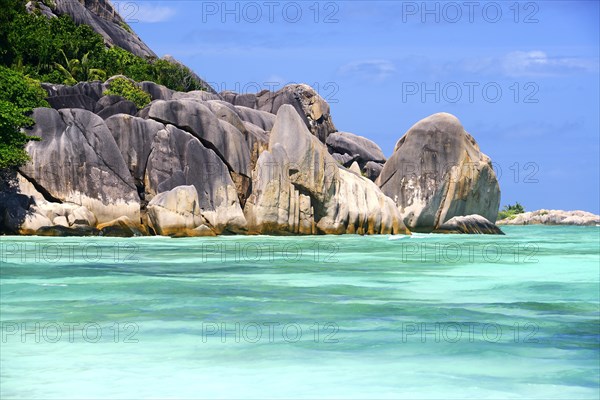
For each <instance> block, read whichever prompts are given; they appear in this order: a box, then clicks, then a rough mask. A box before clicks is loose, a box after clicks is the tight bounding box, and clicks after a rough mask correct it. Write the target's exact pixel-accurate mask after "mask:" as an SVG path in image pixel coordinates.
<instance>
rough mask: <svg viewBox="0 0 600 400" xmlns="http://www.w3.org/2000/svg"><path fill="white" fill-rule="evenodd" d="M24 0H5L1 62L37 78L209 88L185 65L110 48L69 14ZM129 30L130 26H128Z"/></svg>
mask: <svg viewBox="0 0 600 400" xmlns="http://www.w3.org/2000/svg"><path fill="white" fill-rule="evenodd" d="M24 3H25V2H24V1H22V0H0V6H1V7H2V10H1V11H0V25H1V27H0V42H1V43H2V46H1V48H0V64H1V65H4V66H7V67H10V68H12V69H15V70H18V71H20V72H22V73H24V74H25V75H28V76H30V77H32V78H34V79H37V80H40V81H43V82H50V83H67V84H73V83H75V82H78V81H90V80H104V79H106V77H109V76H114V75H125V76H127V77H129V78H131V79H133V80H135V81H138V82H140V81H152V82H156V83H158V84H161V85H164V86H166V87H168V88H170V89H173V90H177V91H190V90H205V88H203V87H202V86H201V85H200V84H199V83H198V82H197V81H196V80H195V79H194V78H193V73H192V72H191V71H190V70H189V69H188V68H186V67H185V66H182V65H178V64H174V63H171V62H169V61H166V60H160V59H156V58H147V59H146V58H142V57H138V56H136V55H134V54H131V53H129V52H128V51H126V50H123V49H121V48H119V47H111V48H107V47H106V46H105V45H104V40H103V38H102V36H101V35H99V34H98V33H96V32H94V30H93V29H92V28H90V27H89V26H87V25H76V24H75V23H74V22H73V20H72V19H71V18H70V17H68V16H64V15H63V16H60V17H58V18H46V17H44V16H41V15H33V14H28V13H27V12H26V11H25V7H24ZM124 29H125V28H124Z"/></svg>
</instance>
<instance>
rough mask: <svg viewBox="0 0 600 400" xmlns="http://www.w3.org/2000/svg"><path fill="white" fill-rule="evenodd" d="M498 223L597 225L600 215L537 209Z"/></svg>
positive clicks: (599, 221) (599, 222) (585, 212)
mask: <svg viewBox="0 0 600 400" xmlns="http://www.w3.org/2000/svg"><path fill="white" fill-rule="evenodd" d="M496 223H497V224H498V225H579V226H598V225H599V224H600V216H598V215H596V214H592V213H590V212H587V211H563V210H537V211H529V212H525V213H522V214H517V215H515V216H514V217H513V218H505V219H502V220H500V221H498V222H496Z"/></svg>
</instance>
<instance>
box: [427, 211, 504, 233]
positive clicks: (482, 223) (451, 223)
mask: <svg viewBox="0 0 600 400" xmlns="http://www.w3.org/2000/svg"><path fill="white" fill-rule="evenodd" d="M433 233H467V234H485V235H504V232H502V231H501V230H500V228H498V227H497V226H496V225H494V224H493V223H491V222H490V221H488V220H487V219H485V218H483V217H482V216H481V215H476V214H473V215H465V216H460V217H453V218H450V219H449V220H448V221H446V222H444V223H443V224H441V225H440V226H439V227H437V228H436V229H435V230H434V231H433Z"/></svg>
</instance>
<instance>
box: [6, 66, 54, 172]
mask: <svg viewBox="0 0 600 400" xmlns="http://www.w3.org/2000/svg"><path fill="white" fill-rule="evenodd" d="M45 97H46V92H45V91H44V90H43V89H42V88H41V87H40V84H39V82H37V81H34V80H33V79H31V78H28V77H26V76H24V75H23V74H21V73H19V72H16V71H13V70H10V69H8V68H6V67H3V66H0V169H7V168H14V167H18V166H20V165H23V164H24V163H26V162H27V160H28V159H29V157H28V156H27V153H26V152H25V150H24V149H23V147H24V146H25V144H26V143H27V141H29V140H37V138H36V137H31V136H27V135H26V134H24V133H23V132H22V131H21V128H24V127H27V126H30V125H32V124H33V120H32V119H31V118H29V116H28V114H29V113H31V111H32V110H33V109H34V108H35V107H48V103H47V102H46V101H45V100H44V98H45Z"/></svg>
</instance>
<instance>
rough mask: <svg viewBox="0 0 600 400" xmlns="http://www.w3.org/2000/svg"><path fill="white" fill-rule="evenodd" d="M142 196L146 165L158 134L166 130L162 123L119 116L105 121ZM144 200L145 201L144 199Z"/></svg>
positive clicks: (123, 115)
mask: <svg viewBox="0 0 600 400" xmlns="http://www.w3.org/2000/svg"><path fill="white" fill-rule="evenodd" d="M105 123H106V126H107V127H108V129H109V130H110V132H111V133H112V135H113V137H114V139H115V142H116V144H117V146H118V147H119V150H120V151H121V155H122V157H123V160H124V161H125V164H126V165H127V167H128V169H129V172H130V173H131V176H132V177H133V179H134V181H135V184H136V187H137V188H138V191H139V192H140V194H142V193H144V190H143V188H144V186H145V182H144V179H145V177H146V165H147V163H148V157H149V156H150V153H151V152H152V143H153V142H154V137H155V136H156V134H157V132H158V131H160V130H162V129H165V126H164V125H163V124H161V123H160V122H157V121H154V120H151V119H143V118H138V117H133V116H131V115H125V114H117V115H114V116H112V117H110V118H108V119H106V121H105ZM142 200H144V199H142Z"/></svg>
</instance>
